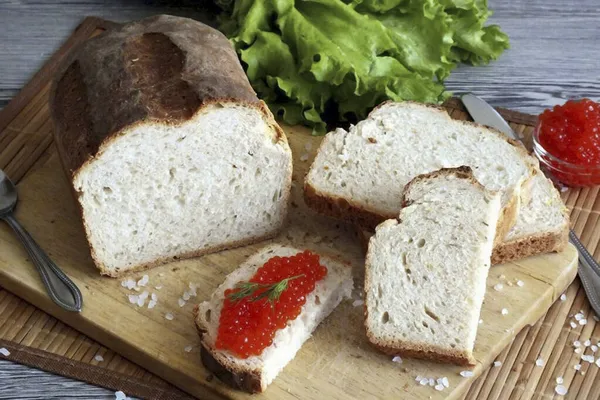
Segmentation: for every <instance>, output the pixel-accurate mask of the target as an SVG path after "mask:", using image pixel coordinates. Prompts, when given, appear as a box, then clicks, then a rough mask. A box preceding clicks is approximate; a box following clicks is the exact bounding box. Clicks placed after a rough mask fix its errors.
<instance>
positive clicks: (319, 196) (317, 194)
mask: <svg viewBox="0 0 600 400" xmlns="http://www.w3.org/2000/svg"><path fill="white" fill-rule="evenodd" d="M391 103H394V102H393V101H391V100H390V101H385V102H383V103H381V104H379V105H378V106H376V107H375V108H373V110H371V112H370V113H369V115H368V116H367V119H368V118H370V117H371V114H372V113H374V112H375V111H376V110H378V109H379V108H382V107H385V106H386V105H388V104H391ZM404 103H409V104H415V105H418V106H420V107H426V108H431V109H433V110H435V111H438V112H440V113H443V114H444V116H445V117H447V118H448V119H449V120H452V121H455V122H459V123H462V124H465V125H470V126H474V127H477V128H485V129H486V130H489V131H490V132H492V133H493V134H495V135H497V136H498V137H499V138H501V139H502V140H505V141H507V142H508V143H509V144H510V145H512V146H513V147H514V148H515V149H516V150H517V151H518V152H519V153H520V154H521V155H522V156H523V159H524V160H525V161H526V162H527V164H528V165H529V169H530V174H529V176H528V177H527V178H526V179H524V180H522V181H521V182H520V183H521V188H520V190H515V193H514V195H513V196H512V198H511V199H510V200H509V202H508V203H507V204H505V205H504V207H503V208H502V211H501V215H500V218H499V220H498V224H497V228H496V239H495V242H496V243H499V242H500V241H501V240H502V238H504V237H505V236H506V234H507V233H508V232H509V231H510V229H511V228H512V227H513V226H514V224H515V223H516V220H517V216H518V209H519V204H520V201H519V200H520V199H519V197H523V198H527V197H528V193H527V190H528V189H529V185H528V184H527V183H528V182H529V181H530V180H531V179H532V177H533V176H534V174H535V173H536V165H537V162H536V160H535V159H534V158H532V157H531V156H530V155H529V153H528V152H527V149H525V147H524V146H523V144H522V143H521V142H519V141H517V140H513V139H510V138H508V137H506V135H505V134H504V133H502V132H500V131H499V130H497V129H495V128H492V127H489V126H485V125H481V124H477V123H475V122H471V121H463V120H454V119H452V117H451V116H450V115H449V114H448V112H447V111H446V110H445V109H444V108H443V107H441V106H438V105H435V104H426V103H418V102H414V101H405V102H404ZM322 143H323V142H321V145H322ZM320 150H321V149H320V148H319V151H320ZM311 168H312V166H311ZM434 172H435V171H434ZM307 178H308V174H307ZM307 178H306V179H305V181H304V201H305V202H306V204H307V205H308V206H309V207H311V208H312V209H314V210H315V211H317V212H319V213H322V214H325V215H328V216H330V217H334V218H337V219H341V220H344V221H347V222H350V223H352V224H355V225H360V226H362V227H364V228H366V229H371V230H373V229H375V227H376V226H377V225H379V224H380V223H381V222H383V221H385V220H387V219H392V218H396V217H397V215H383V214H380V213H378V212H375V211H371V210H368V209H367V208H366V207H365V206H364V205H362V204H359V203H355V202H353V201H352V200H349V199H345V198H342V197H340V196H335V195H331V194H328V193H323V192H321V191H319V190H318V189H317V188H315V187H313V186H312V185H311V184H310V182H309V181H308V179H307Z"/></svg>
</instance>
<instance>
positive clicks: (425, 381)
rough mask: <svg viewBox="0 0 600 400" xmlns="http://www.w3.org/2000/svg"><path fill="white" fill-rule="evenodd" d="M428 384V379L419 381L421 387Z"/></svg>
mask: <svg viewBox="0 0 600 400" xmlns="http://www.w3.org/2000/svg"><path fill="white" fill-rule="evenodd" d="M428 383H429V379H427V378H423V379H421V380H420V381H419V385H421V386H425V385H427V384H428Z"/></svg>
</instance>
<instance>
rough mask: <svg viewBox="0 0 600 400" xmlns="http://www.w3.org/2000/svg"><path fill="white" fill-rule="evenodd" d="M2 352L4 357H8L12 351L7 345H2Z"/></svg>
mask: <svg viewBox="0 0 600 400" xmlns="http://www.w3.org/2000/svg"><path fill="white" fill-rule="evenodd" d="M0 354H2V355H3V356H4V357H8V356H10V351H8V349H7V348H6V347H2V348H1V349H0Z"/></svg>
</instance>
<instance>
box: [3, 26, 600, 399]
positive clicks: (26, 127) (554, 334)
mask: <svg viewBox="0 0 600 400" xmlns="http://www.w3.org/2000/svg"><path fill="white" fill-rule="evenodd" d="M111 24H112V23H111V22H108V21H104V20H101V19H99V18H95V17H88V18H86V19H85V20H84V21H83V23H82V24H81V25H80V26H79V27H78V28H77V29H76V30H75V32H74V33H73V35H72V36H71V37H70V38H69V39H68V40H67V41H66V42H65V44H64V45H63V46H62V47H61V48H60V49H59V50H58V51H57V52H56V53H55V54H54V56H53V57H52V58H51V59H50V60H49V61H48V62H47V63H46V64H45V65H44V67H43V68H42V69H41V70H40V71H39V72H38V73H37V74H36V75H35V76H34V77H33V78H32V80H31V81H30V82H29V83H28V84H27V85H26V86H25V88H23V90H22V91H21V93H19V95H17V96H16V97H15V98H14V99H13V101H12V102H11V103H10V104H8V105H7V106H6V107H5V108H4V109H3V110H2V111H1V112H0V168H2V169H3V170H4V171H5V172H6V173H7V174H8V176H10V177H11V178H12V179H13V180H15V181H16V182H18V181H20V180H21V179H22V178H23V177H24V176H26V175H27V174H28V173H30V172H31V171H32V170H34V169H36V168H37V167H39V166H40V165H43V164H44V162H45V161H46V160H47V157H48V156H49V154H50V153H51V151H53V149H52V147H51V146H52V124H51V121H50V119H49V114H48V106H47V98H48V94H49V83H50V79H51V77H52V76H53V74H54V73H55V71H56V68H57V67H58V65H59V63H60V62H61V60H63V59H64V57H65V56H66V55H67V54H68V53H69V51H70V50H71V49H73V47H74V46H76V45H77V44H79V43H81V42H82V41H84V40H86V39H87V38H89V37H90V36H93V35H95V34H98V33H100V32H102V31H103V30H105V29H106V28H107V27H108V26H110V25H111ZM445 106H446V107H447V108H448V110H449V112H450V113H451V115H452V116H453V117H454V118H457V119H467V114H466V112H465V110H464V108H463V107H462V104H461V103H460V101H458V100H456V99H452V100H450V101H448V102H447V103H446V104H445ZM500 112H501V113H502V114H503V116H504V117H505V118H506V119H507V120H508V121H509V122H510V123H511V126H512V127H513V129H514V130H515V131H516V132H517V133H518V134H520V135H522V137H524V138H525V139H526V141H527V140H530V138H531V133H532V130H533V128H532V126H533V125H534V124H535V117H534V116H531V115H526V114H522V113H518V112H514V111H508V110H500ZM599 189H600V188H599V187H595V188H586V189H571V190H568V191H566V192H564V193H563V199H564V200H565V203H566V204H567V207H568V208H569V210H571V219H572V226H573V228H574V230H575V231H576V232H577V233H578V234H579V235H580V237H581V239H582V241H583V243H584V244H586V245H587V247H588V249H589V250H590V252H591V253H592V254H594V256H595V257H596V258H598V257H599V256H600V246H598V243H599V242H600V226H599V221H598V218H599V215H600V198H599V197H598V191H599ZM50 253H51V251H50ZM492 273H493V270H492ZM565 297H566V298H565V299H564V300H559V301H557V302H556V303H555V304H554V305H553V306H552V307H551V308H550V310H548V312H547V313H546V315H545V316H544V317H543V318H542V319H541V320H540V321H538V323H536V324H535V325H534V326H531V327H527V328H525V329H524V330H523V331H521V332H520V333H519V334H518V335H517V336H516V338H515V339H514V341H513V343H512V344H511V345H510V346H509V347H508V348H506V349H505V350H504V351H503V352H502V353H501V355H500V356H499V357H498V361H500V362H501V366H499V367H491V368H489V369H488V370H487V371H485V372H484V373H483V375H482V376H481V377H480V378H479V379H478V380H476V381H475V382H474V384H473V385H472V387H471V389H470V390H469V392H468V393H467V394H466V396H465V399H468V400H475V399H481V400H483V399H488V400H496V399H511V400H513V399H514V400H516V399H523V400H525V399H551V398H554V397H560V396H558V395H556V394H555V387H556V385H557V383H556V379H557V378H558V377H562V379H563V381H564V382H563V383H562V384H563V385H564V386H565V387H566V388H567V389H568V393H567V395H566V396H565V398H569V399H600V379H596V376H597V374H598V373H599V368H598V366H597V365H596V364H593V363H589V362H586V361H582V360H581V355H583V354H586V355H589V354H593V352H592V350H591V349H590V347H588V348H587V349H586V351H585V352H581V353H580V354H577V353H575V352H574V346H573V342H574V341H576V340H578V341H580V342H581V343H582V345H581V346H582V348H583V347H584V343H585V341H586V340H590V341H591V342H592V344H594V345H597V344H598V342H599V341H600V324H599V323H597V321H596V318H595V317H594V316H593V312H592V311H591V309H590V305H589V303H588V301H587V299H586V298H585V294H584V292H583V288H582V287H581V284H580V282H579V280H575V282H574V283H573V284H572V285H571V286H570V287H569V289H568V290H567V291H566V292H565ZM580 312H582V313H583V314H584V315H585V316H586V318H587V324H585V325H581V324H579V323H578V322H577V321H576V319H575V318H574V315H575V314H577V313H580ZM571 322H575V326H574V327H572V326H571ZM0 347H5V348H7V349H8V350H9V351H10V353H11V354H10V356H9V357H8V359H10V360H12V361H15V362H18V363H22V364H26V365H30V366H33V367H36V368H40V369H43V370H46V371H49V372H53V373H56V374H60V375H64V376H69V377H72V378H76V379H80V380H83V381H86V382H90V383H93V384H96V385H99V386H104V387H107V388H109V389H113V390H123V391H124V392H125V393H127V394H128V395H130V396H136V397H141V398H147V399H189V396H187V395H186V394H185V393H183V392H181V391H180V390H178V389H176V388H175V387H173V386H171V385H170V384H168V383H166V382H165V381H163V380H161V379H160V378H158V377H156V376H155V375H152V374H150V373H149V372H147V371H145V370H144V369H143V368H140V367H139V366H137V365H135V364H133V363H131V362H129V361H127V360H126V359H124V358H122V357H121V356H119V355H118V354H116V353H114V352H112V351H110V350H108V349H106V348H105V347H103V346H102V345H100V344H98V343H96V342H94V341H93V340H91V339H89V338H87V337H86V336H84V335H82V334H80V333H78V332H77V331H75V330H74V329H72V328H70V327H68V326H66V325H65V324H63V323H61V322H60V321H58V320H57V319H55V318H54V317H52V316H50V315H48V314H46V313H44V312H43V311H41V310H38V309H36V308H35V307H33V306H32V305H30V304H28V303H27V302H25V301H23V300H21V299H19V298H18V297H16V296H14V295H12V294H11V293H9V292H8V291H7V290H4V289H2V288H0ZM596 354H597V355H598V357H600V351H599V352H597V353H596ZM98 355H99V356H101V358H100V357H98V358H96V356H98ZM594 356H595V355H594ZM99 360H100V361H99ZM536 360H540V361H539V362H538V364H539V363H543V365H539V366H538V365H537V364H536ZM576 364H580V365H581V368H580V370H576V369H575V368H574V366H575V365H576ZM599 364H600V362H599Z"/></svg>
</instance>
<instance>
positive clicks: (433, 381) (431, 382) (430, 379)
mask: <svg viewBox="0 0 600 400" xmlns="http://www.w3.org/2000/svg"><path fill="white" fill-rule="evenodd" d="M433 385H435V379H433V378H429V386H433Z"/></svg>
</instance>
